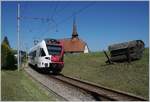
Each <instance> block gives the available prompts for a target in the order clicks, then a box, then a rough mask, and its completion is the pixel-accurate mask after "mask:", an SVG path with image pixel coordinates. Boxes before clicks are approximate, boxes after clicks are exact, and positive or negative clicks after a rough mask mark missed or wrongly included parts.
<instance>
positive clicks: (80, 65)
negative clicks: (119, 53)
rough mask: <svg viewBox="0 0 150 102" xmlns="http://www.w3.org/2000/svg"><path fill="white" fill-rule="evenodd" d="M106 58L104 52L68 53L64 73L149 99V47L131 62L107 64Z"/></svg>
mask: <svg viewBox="0 0 150 102" xmlns="http://www.w3.org/2000/svg"><path fill="white" fill-rule="evenodd" d="M106 60H107V59H106V57H105V55H104V54H103V53H102V52H95V53H90V54H76V55H66V56H65V67H64V69H63V71H62V73H63V74H64V75H68V76H72V77H76V78H80V79H83V80H88V81H91V82H94V83H97V84H100V85H103V86H105V87H109V88H113V89H117V90H121V91H125V92H130V93H133V94H136V95H139V96H143V97H145V98H147V99H148V96H149V94H148V93H149V49H145V51H144V56H143V57H142V59H141V60H136V61H133V62H131V63H130V64H129V63H116V64H114V65H106V64H105V61H106Z"/></svg>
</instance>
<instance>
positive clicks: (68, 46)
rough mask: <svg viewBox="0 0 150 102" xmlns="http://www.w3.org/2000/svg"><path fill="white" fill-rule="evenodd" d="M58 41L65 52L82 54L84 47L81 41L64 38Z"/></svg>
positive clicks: (84, 44)
mask: <svg viewBox="0 0 150 102" xmlns="http://www.w3.org/2000/svg"><path fill="white" fill-rule="evenodd" d="M60 41H62V42H63V45H64V51H65V52H84V49H85V46H86V43H85V42H84V41H83V40H81V39H77V38H73V39H72V38H65V39H61V40H60Z"/></svg>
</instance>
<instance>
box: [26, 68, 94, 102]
mask: <svg viewBox="0 0 150 102" xmlns="http://www.w3.org/2000/svg"><path fill="white" fill-rule="evenodd" d="M25 71H26V72H27V73H28V74H30V75H31V76H32V77H33V78H34V79H36V80H37V81H39V82H40V83H42V84H43V85H44V86H46V87H47V88H49V89H50V90H52V91H53V92H55V93H57V94H58V95H60V96H61V97H63V98H65V99H66V100H68V101H94V100H95V99H94V98H93V96H91V95H90V94H88V93H87V92H85V91H83V90H81V89H79V88H77V87H74V86H71V85H68V84H66V83H63V82H61V81H59V80H55V79H53V78H51V77H47V75H46V74H41V73H39V72H37V71H35V70H34V69H32V68H30V67H28V68H25Z"/></svg>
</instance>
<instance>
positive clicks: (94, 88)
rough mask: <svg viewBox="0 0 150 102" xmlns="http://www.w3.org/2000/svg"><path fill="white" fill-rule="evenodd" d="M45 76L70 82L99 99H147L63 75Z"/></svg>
mask: <svg viewBox="0 0 150 102" xmlns="http://www.w3.org/2000/svg"><path fill="white" fill-rule="evenodd" d="M47 77H52V78H55V79H57V80H60V81H62V82H64V83H67V84H70V85H72V86H75V87H78V88H80V89H83V90H85V91H87V92H89V93H91V94H92V95H94V96H96V97H98V98H100V99H99V100H110V101H147V100H146V99H144V98H143V97H140V96H136V95H134V94H131V93H126V92H122V91H118V90H113V89H110V88H106V87H103V86H99V85H97V84H94V83H91V82H87V81H83V80H79V79H77V78H72V77H68V76H64V75H57V76H56V75H50V76H49V75H47Z"/></svg>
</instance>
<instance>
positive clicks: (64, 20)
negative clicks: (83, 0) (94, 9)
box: [44, 2, 95, 35]
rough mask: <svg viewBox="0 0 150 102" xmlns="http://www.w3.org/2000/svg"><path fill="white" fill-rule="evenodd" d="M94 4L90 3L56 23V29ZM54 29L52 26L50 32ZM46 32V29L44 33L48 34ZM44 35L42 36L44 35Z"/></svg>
mask: <svg viewBox="0 0 150 102" xmlns="http://www.w3.org/2000/svg"><path fill="white" fill-rule="evenodd" d="M94 4H95V2H92V3H90V4H88V5H86V6H84V7H83V8H81V9H79V10H78V11H75V12H73V13H72V15H70V16H68V17H67V18H65V19H63V20H61V21H60V22H58V23H57V27H58V26H59V25H60V24H63V23H64V22H66V21H68V20H69V19H71V18H72V17H74V16H76V15H78V14H79V13H81V12H83V11H84V10H85V9H87V8H89V7H90V6H92V5H94ZM54 28H55V27H54V26H53V27H51V30H52V29H54ZM48 31H49V29H48V30H47V31H46V32H48ZM45 34H46V33H45ZM45 34H44V35H45Z"/></svg>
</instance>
